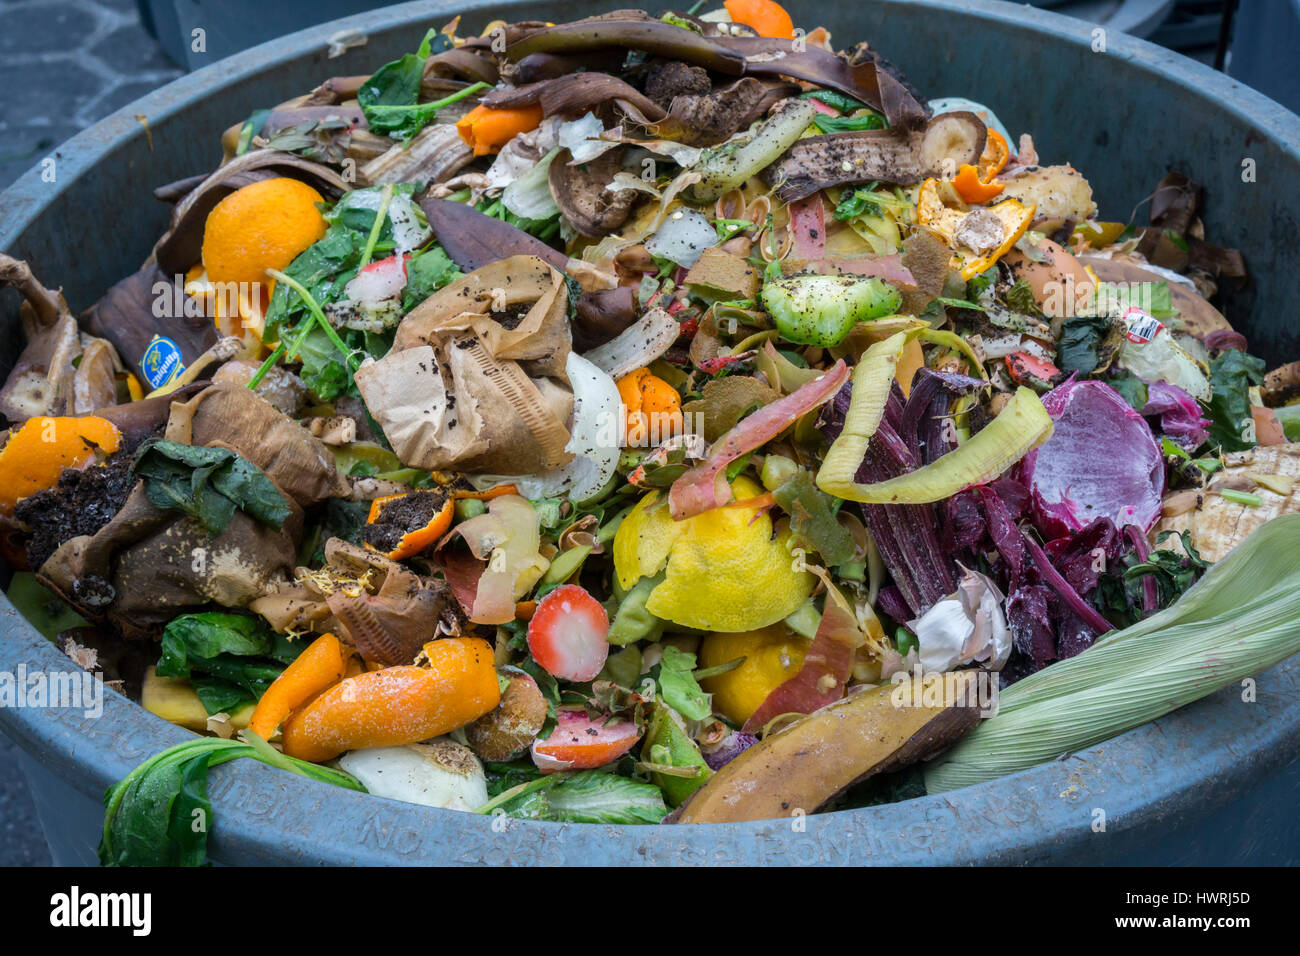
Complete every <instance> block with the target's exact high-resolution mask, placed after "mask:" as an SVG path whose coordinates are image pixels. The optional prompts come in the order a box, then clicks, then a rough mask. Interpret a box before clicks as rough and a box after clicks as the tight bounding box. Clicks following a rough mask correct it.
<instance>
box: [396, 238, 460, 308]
mask: <svg viewBox="0 0 1300 956" xmlns="http://www.w3.org/2000/svg"><path fill="white" fill-rule="evenodd" d="M460 276H461V271H460V269H458V268H457V267H456V263H454V262H452V261H451V259H450V257H448V255H447V253H446V252H444V251H443V248H442V246H439V245H434V246H431V247H430V248H429V249H428V250H426V251H425V252H422V253H420V254H419V255H416V256H413V257H412V258H411V260H410V261H409V262H407V263H406V288H405V289H404V290H402V311H403V312H409V311H411V310H412V309H414V308H415V307H416V306H417V305H419V304H420V303H421V302H423V301H424V300H425V299H427V298H428V297H429V296H431V295H433V294H434V293H435V292H437V291H438V290H439V289H441V288H442V287H443V286H445V285H447V284H448V283H449V282H452V281H454V280H456V279H459V278H460Z"/></svg>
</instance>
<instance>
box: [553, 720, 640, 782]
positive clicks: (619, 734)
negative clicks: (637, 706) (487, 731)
mask: <svg viewBox="0 0 1300 956" xmlns="http://www.w3.org/2000/svg"><path fill="white" fill-rule="evenodd" d="M608 720H609V718H607V717H597V718H596V719H595V720H593V719H592V718H590V717H588V716H587V714H586V712H585V711H581V710H562V711H560V713H559V716H558V719H557V723H556V725H555V729H554V730H553V731H551V735H550V736H549V737H547V738H546V739H545V740H540V739H539V740H534V741H533V746H532V752H533V763H534V764H536V765H537V769H539V770H541V771H542V773H555V772H556V771H557V770H594V769H595V768H596V767H603V766H605V764H607V763H613V762H614V761H615V760H617V759H618V758H619V757H621V756H623V754H625V753H627V752H628V751H629V750H631V749H632V745H633V744H635V743H636V742H637V739H638V738H639V737H640V736H641V732H640V731H639V730H637V726H636V724H635V723H633V722H632V721H630V720H618V721H614V722H613V723H609V722H608Z"/></svg>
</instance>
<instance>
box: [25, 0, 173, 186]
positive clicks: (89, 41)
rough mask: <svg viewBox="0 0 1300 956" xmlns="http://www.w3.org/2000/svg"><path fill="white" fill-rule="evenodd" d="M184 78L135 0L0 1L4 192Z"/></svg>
mask: <svg viewBox="0 0 1300 956" xmlns="http://www.w3.org/2000/svg"><path fill="white" fill-rule="evenodd" d="M180 75H181V71H180V70H179V69H178V68H177V67H176V66H175V65H173V64H172V63H171V62H170V61H169V60H167V59H166V58H165V57H164V56H163V54H162V51H161V49H160V48H159V46H158V44H157V43H156V42H155V41H154V40H153V38H152V37H150V36H149V35H148V34H147V33H145V31H144V29H143V28H142V27H141V26H140V18H139V16H138V14H137V13H136V6H135V3H134V0H0V90H4V91H5V96H4V97H3V98H0V187H3V186H5V185H8V183H9V182H11V181H12V180H13V179H15V178H17V176H18V175H19V174H21V173H22V172H24V171H26V170H27V169H28V168H29V167H31V166H33V165H35V164H36V163H37V162H38V161H39V160H40V158H41V157H42V156H44V155H45V154H46V152H48V151H49V150H50V149H51V148H53V147H54V146H57V145H58V144H59V143H62V142H63V141H64V140H65V139H67V138H68V137H70V136H72V134H74V133H76V132H77V131H78V130H81V129H84V128H85V127H86V126H89V125H90V124H91V123H93V122H95V121H96V120H98V119H100V118H101V117H103V116H107V115H108V114H109V113H111V112H113V110H116V109H118V108H119V107H121V106H125V105H126V104H127V103H129V102H131V101H132V100H134V99H136V98H137V97H139V96H142V95H144V94H145V93H147V92H149V91H150V90H153V89H156V88H157V87H159V86H161V85H163V84H164V83H167V82H169V81H170V80H173V79H175V78H176V77H178V76H180Z"/></svg>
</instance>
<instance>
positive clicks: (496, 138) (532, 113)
mask: <svg viewBox="0 0 1300 956" xmlns="http://www.w3.org/2000/svg"><path fill="white" fill-rule="evenodd" d="M541 122H542V108H541V106H538V105H537V104H534V105H532V106H519V107H511V108H506V109H494V108H493V107H490V106H483V105H482V104H479V105H478V106H476V107H474V108H473V109H472V110H470V111H469V112H468V113H466V114H465V115H464V116H462V117H461V118H460V119H459V120H458V121H457V123H456V131H457V132H458V133H460V138H461V139H463V140H464V141H465V142H466V143H467V144H468V145H469V147H470V148H471V149H473V150H474V155H475V156H486V155H487V154H488V153H495V152H497V151H498V150H499V149H501V147H502V146H504V145H505V144H506V143H508V142H510V141H511V140H512V139H514V138H515V137H516V136H518V135H519V134H520V133H527V132H528V131H529V130H531V129H536V128H537V127H538V125H539V124H540V123H541Z"/></svg>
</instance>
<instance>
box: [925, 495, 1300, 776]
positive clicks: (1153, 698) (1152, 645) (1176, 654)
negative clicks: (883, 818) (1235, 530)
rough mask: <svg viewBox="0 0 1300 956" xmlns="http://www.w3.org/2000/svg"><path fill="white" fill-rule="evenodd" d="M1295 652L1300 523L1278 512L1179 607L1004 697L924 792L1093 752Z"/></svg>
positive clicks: (934, 772) (930, 771) (937, 766)
mask: <svg viewBox="0 0 1300 956" xmlns="http://www.w3.org/2000/svg"><path fill="white" fill-rule="evenodd" d="M1297 651H1300V515H1283V516H1281V517H1279V518H1276V519H1274V520H1273V521H1270V522H1269V523H1268V524H1266V525H1264V526H1263V527H1262V528H1260V529H1259V530H1257V531H1256V532H1255V533H1254V534H1252V535H1251V536H1250V537H1249V538H1247V539H1246V540H1245V541H1244V542H1243V543H1242V544H1241V545H1240V546H1238V547H1237V548H1236V549H1234V550H1233V551H1232V552H1231V553H1230V554H1229V555H1228V556H1227V557H1226V558H1224V559H1223V560H1222V561H1221V562H1220V563H1218V564H1216V565H1215V566H1214V567H1212V568H1211V569H1210V570H1209V571H1208V572H1206V574H1205V577H1203V578H1202V579H1201V580H1200V581H1199V582H1197V584H1196V585H1195V586H1194V587H1192V588H1191V589H1190V590H1189V591H1188V592H1187V593H1186V594H1184V595H1183V596H1182V598H1181V599H1179V600H1178V601H1177V602H1176V603H1175V604H1174V605H1173V606H1171V607H1169V608H1167V609H1165V610H1164V611H1161V612H1160V613H1159V614H1155V615H1152V616H1151V617H1149V618H1147V619H1146V620H1144V621H1141V622H1140V623H1138V624H1135V625H1133V626H1132V627H1129V628H1125V629H1124V630H1122V631H1112V632H1111V633H1110V634H1108V635H1106V636H1105V637H1103V638H1101V639H1100V640H1098V641H1097V643H1096V644H1094V645H1093V646H1092V647H1090V648H1088V650H1086V651H1084V652H1083V653H1081V654H1079V655H1077V656H1075V657H1072V658H1070V659H1069V660H1065V661H1060V662H1058V663H1056V664H1053V665H1052V666H1051V667H1048V668H1046V669H1044V670H1042V671H1039V672H1038V673H1036V674H1032V675H1030V676H1029V677H1026V678H1025V679H1024V680H1022V681H1020V682H1019V683H1017V684H1014V685H1013V686H1012V687H1010V688H1009V689H1008V690H1006V691H1004V692H1003V693H1002V694H1001V695H1000V700H999V708H998V713H997V716H995V717H991V718H989V719H987V720H985V721H984V722H983V723H981V724H980V726H979V727H978V728H976V730H975V731H974V732H973V733H971V734H970V736H968V737H966V738H965V739H963V740H962V741H961V742H960V743H958V744H957V746H955V747H954V748H953V749H952V750H950V751H949V752H948V753H947V754H945V755H944V756H943V757H942V758H940V760H938V761H936V762H935V763H934V764H932V765H931V766H929V767H928V768H927V769H926V772H925V785H926V789H927V790H928V791H929V792H930V793H941V792H943V791H946V790H955V789H957V788H958V787H965V786H970V785H971V784H976V783H983V782H985V781H987V780H992V779H994V778H996V777H1000V776H1003V775H1005V774H1009V773H1015V772H1017V771H1020V770H1024V769H1027V768H1029V767H1033V766H1036V765H1037V764H1040V763H1044V762H1046V761H1049V760H1053V759H1056V758H1057V757H1060V756H1062V755H1064V754H1068V753H1073V752H1075V751H1079V750H1082V749H1084V748H1086V747H1091V746H1092V745H1093V744H1097V743H1100V742H1101V741H1103V740H1108V739H1109V738H1111V737H1114V736H1116V735H1118V734H1122V733H1124V732H1125V731H1127V730H1131V729H1133V728H1134V727H1139V726H1141V725H1142V724H1145V723H1148V722H1150V721H1152V720H1155V719H1156V718H1158V717H1161V716H1163V715H1164V714H1167V713H1169V712H1170V711H1172V710H1176V709H1177V708H1179V707H1182V706H1183V705H1184V704H1189V703H1191V702H1192V701H1194V700H1199V699H1200V698H1202V697H1205V696H1206V695H1208V694H1212V693H1214V692H1215V691H1216V690H1219V689H1220V688H1222V687H1225V686H1227V685H1228V684H1232V683H1235V682H1237V681H1240V680H1241V679H1243V678H1245V677H1249V676H1251V675H1253V674H1259V673H1261V672H1262V671H1264V670H1267V669H1268V668H1270V667H1272V666H1273V665H1274V664H1277V663H1278V662H1280V661H1283V660H1285V659H1286V658H1288V657H1290V656H1291V655H1292V654H1294V653H1296V652H1297Z"/></svg>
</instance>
